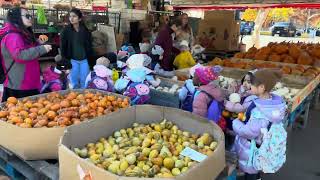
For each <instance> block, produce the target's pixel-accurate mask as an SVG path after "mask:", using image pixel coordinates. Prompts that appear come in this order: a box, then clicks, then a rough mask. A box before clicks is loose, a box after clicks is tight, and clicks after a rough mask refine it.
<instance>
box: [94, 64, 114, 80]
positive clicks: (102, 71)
mask: <svg viewBox="0 0 320 180" xmlns="http://www.w3.org/2000/svg"><path fill="white" fill-rule="evenodd" d="M93 70H94V72H95V73H96V75H97V76H99V77H108V76H109V77H110V76H112V70H111V69H109V68H107V67H105V66H104V65H95V66H94V67H93Z"/></svg>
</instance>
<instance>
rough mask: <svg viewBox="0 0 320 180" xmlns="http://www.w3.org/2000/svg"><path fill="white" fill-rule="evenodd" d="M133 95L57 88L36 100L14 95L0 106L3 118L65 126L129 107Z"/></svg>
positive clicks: (25, 123)
mask: <svg viewBox="0 0 320 180" xmlns="http://www.w3.org/2000/svg"><path fill="white" fill-rule="evenodd" d="M129 104H130V102H129V99H127V98H123V99H122V98H119V97H116V96H113V95H103V94H101V93H99V92H97V93H92V92H89V91H86V92H84V93H83V94H81V93H77V92H70V93H68V94H66V95H62V94H59V93H58V92H53V93H50V94H48V95H46V96H45V97H39V98H37V99H35V100H31V99H29V98H24V99H22V100H21V101H20V100H18V99H16V98H14V97H10V98H9V99H8V100H7V102H6V103H5V104H4V107H2V109H1V110H0V120H3V121H6V122H8V123H11V124H14V125H17V126H20V127H23V128H32V127H33V128H40V127H65V126H70V125H73V124H79V123H81V122H82V121H86V120H89V119H92V118H95V117H98V116H102V115H106V114H108V113H111V112H114V111H117V110H118V109H120V108H126V107H128V106H129Z"/></svg>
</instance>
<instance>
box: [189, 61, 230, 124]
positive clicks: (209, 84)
mask: <svg viewBox="0 0 320 180" xmlns="http://www.w3.org/2000/svg"><path fill="white" fill-rule="evenodd" d="M220 71H221V67H217V66H216V67H204V68H197V69H196V70H195V73H194V78H193V82H194V84H198V85H199V91H198V94H197V95H195V97H194V100H193V104H192V113H193V114H197V115H200V116H202V117H207V118H209V120H215V121H216V122H217V121H218V120H219V119H220V117H209V116H210V114H209V111H208V109H209V106H210V104H211V103H212V101H213V100H215V101H217V102H218V103H220V102H222V101H223V100H224V96H225V95H224V91H223V90H222V89H221V88H220V87H219V84H218V83H217V82H215V80H216V79H217V78H218V73H219V72H220ZM220 113H221V112H220ZM214 116H217V114H215V115H214ZM212 118H214V119H212Z"/></svg>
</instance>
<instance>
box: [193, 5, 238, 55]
mask: <svg viewBox="0 0 320 180" xmlns="http://www.w3.org/2000/svg"><path fill="white" fill-rule="evenodd" d="M239 36H240V23H239V22H238V21H236V20H235V12H234V11H206V12H205V15H204V19H203V20H201V21H200V23H199V29H198V35H197V41H198V43H200V44H201V45H202V46H203V47H205V48H206V50H207V51H214V50H221V51H222V50H223V51H234V50H238V49H239V46H238V44H239Z"/></svg>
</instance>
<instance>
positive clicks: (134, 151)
mask: <svg viewBox="0 0 320 180" xmlns="http://www.w3.org/2000/svg"><path fill="white" fill-rule="evenodd" d="M137 151H138V148H137V147H136V146H132V147H130V148H129V149H128V150H126V151H125V152H124V154H125V155H128V154H132V153H136V152H137Z"/></svg>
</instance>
